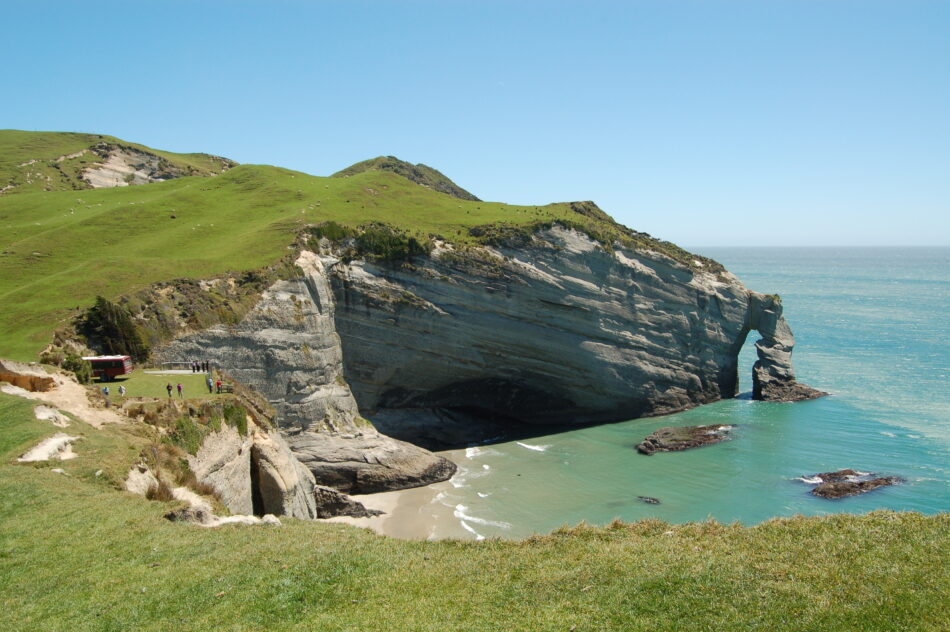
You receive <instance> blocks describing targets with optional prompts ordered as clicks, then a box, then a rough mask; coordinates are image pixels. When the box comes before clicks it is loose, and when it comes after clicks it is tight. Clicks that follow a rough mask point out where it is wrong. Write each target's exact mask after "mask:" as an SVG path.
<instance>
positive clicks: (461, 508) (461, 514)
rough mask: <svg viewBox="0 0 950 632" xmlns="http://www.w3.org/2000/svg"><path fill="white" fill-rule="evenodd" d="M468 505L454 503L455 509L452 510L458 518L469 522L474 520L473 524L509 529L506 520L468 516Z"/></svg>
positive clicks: (509, 526)
mask: <svg viewBox="0 0 950 632" xmlns="http://www.w3.org/2000/svg"><path fill="white" fill-rule="evenodd" d="M466 511H468V507H466V506H465V505H455V511H454V512H452V515H454V516H455V517H456V518H458V519H459V520H467V521H469V522H474V523H475V524H481V525H485V526H486V527H498V528H500V529H510V528H511V525H510V524H508V523H507V522H501V521H500V520H499V521H495V520H485V519H484V518H476V517H475V516H470V515H468V514H467V513H465V512H466Z"/></svg>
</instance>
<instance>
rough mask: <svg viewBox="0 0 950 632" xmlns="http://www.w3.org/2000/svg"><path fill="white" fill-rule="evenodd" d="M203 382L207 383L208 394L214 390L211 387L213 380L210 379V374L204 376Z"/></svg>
mask: <svg viewBox="0 0 950 632" xmlns="http://www.w3.org/2000/svg"><path fill="white" fill-rule="evenodd" d="M205 383H206V384H207V385H208V394H209V395H210V394H211V393H213V392H214V389H213V388H212V384H213V382H212V381H211V376H210V375H209V376H208V377H206V378H205Z"/></svg>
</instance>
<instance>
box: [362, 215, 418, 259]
mask: <svg viewBox="0 0 950 632" xmlns="http://www.w3.org/2000/svg"><path fill="white" fill-rule="evenodd" d="M356 249H357V251H358V252H359V254H361V255H370V256H372V257H374V258H376V259H380V260H382V261H389V262H397V261H405V260H407V259H411V258H412V257H418V256H422V255H428V254H429V253H430V252H432V242H431V241H429V240H427V239H425V240H423V241H420V240H419V239H417V238H416V237H414V236H412V235H407V234H406V233H404V232H401V231H398V230H396V229H394V228H392V227H391V226H387V225H385V224H372V225H370V226H368V227H365V228H363V229H362V232H360V234H359V235H357V236H356Z"/></svg>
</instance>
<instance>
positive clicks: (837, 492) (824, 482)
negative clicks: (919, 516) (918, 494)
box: [802, 469, 904, 499]
mask: <svg viewBox="0 0 950 632" xmlns="http://www.w3.org/2000/svg"><path fill="white" fill-rule="evenodd" d="M816 479H817V481H820V482H818V483H817V485H816V486H815V488H814V489H813V490H811V493H812V494H814V495H815V496H819V497H821V498H832V499H833V498H843V497H845V496H856V495H857V494H865V493H867V492H869V491H872V490H875V489H877V488H878V487H887V486H888V485H896V484H897V483H902V482H904V479H902V478H901V477H899V476H877V475H876V474H873V473H870V472H858V471H857V470H852V469H845V470H838V471H837V472H822V473H820V474H815V475H814V476H809V477H803V479H802V480H806V482H812V484H815V482H816Z"/></svg>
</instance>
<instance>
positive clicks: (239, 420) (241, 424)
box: [224, 404, 247, 437]
mask: <svg viewBox="0 0 950 632" xmlns="http://www.w3.org/2000/svg"><path fill="white" fill-rule="evenodd" d="M224 421H225V422H227V424H228V425H229V426H231V427H233V428H237V431H238V432H239V433H240V434H241V436H242V437H243V436H246V435H247V410H246V409H245V408H244V407H243V406H241V405H240V404H227V405H226V406H225V407H224Z"/></svg>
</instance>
